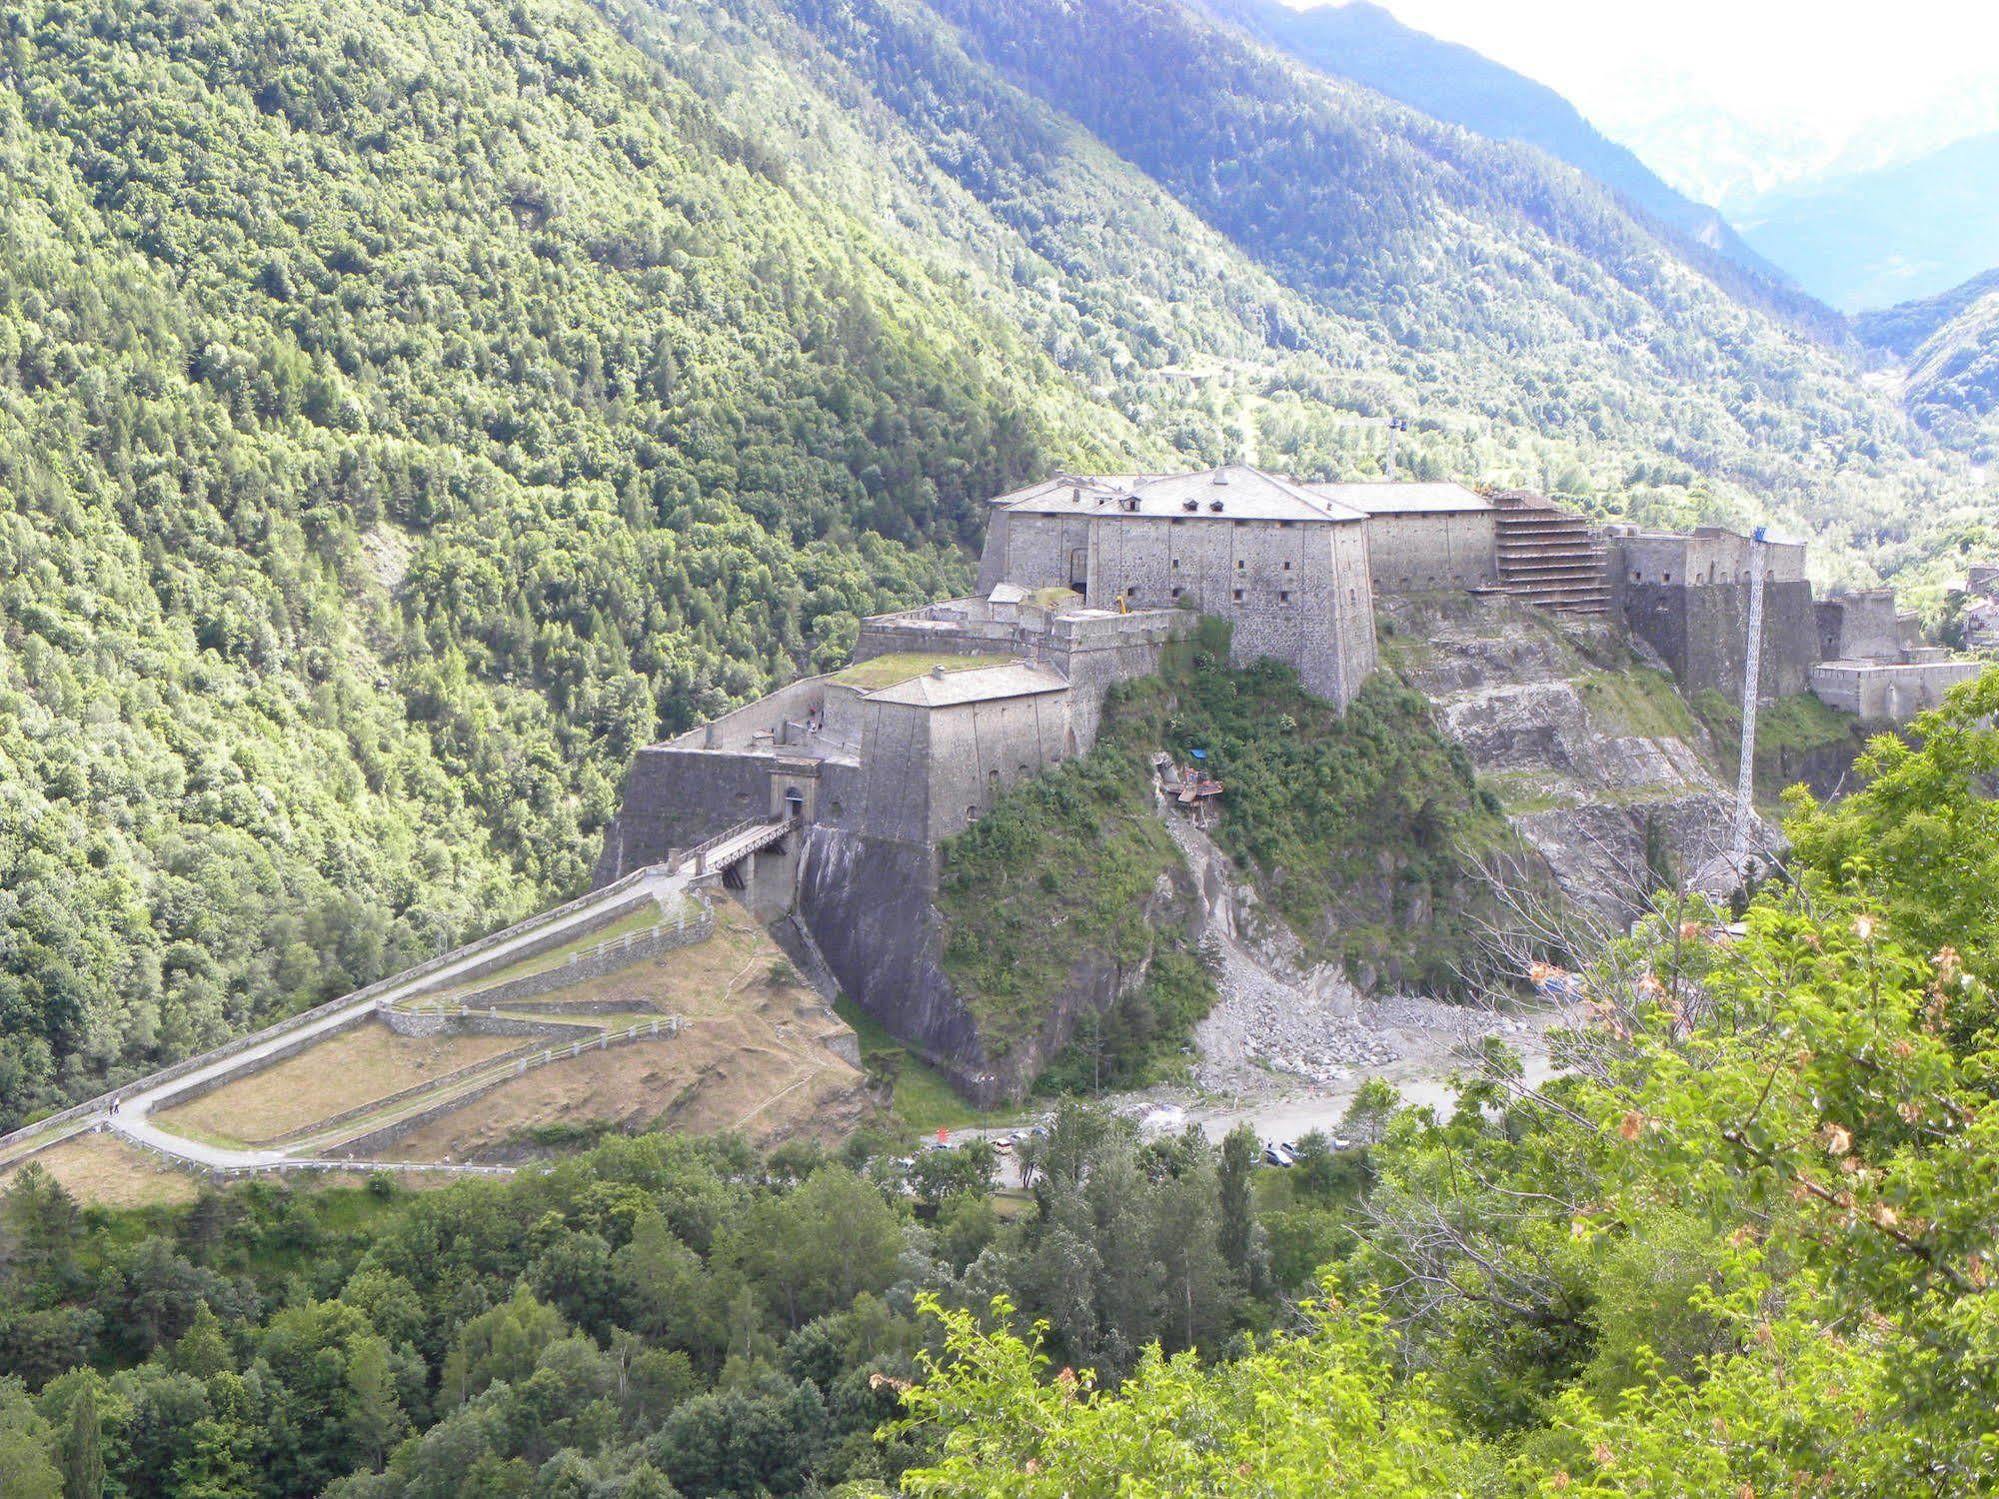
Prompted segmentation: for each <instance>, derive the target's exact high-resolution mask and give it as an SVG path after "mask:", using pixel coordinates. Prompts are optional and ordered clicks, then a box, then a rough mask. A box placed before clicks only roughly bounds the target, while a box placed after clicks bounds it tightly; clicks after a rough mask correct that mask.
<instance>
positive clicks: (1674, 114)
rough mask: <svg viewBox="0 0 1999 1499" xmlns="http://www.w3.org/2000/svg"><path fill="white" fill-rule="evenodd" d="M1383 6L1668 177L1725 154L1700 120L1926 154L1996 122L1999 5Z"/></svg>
mask: <svg viewBox="0 0 1999 1499" xmlns="http://www.w3.org/2000/svg"><path fill="white" fill-rule="evenodd" d="M1289 3H1291V4H1294V5H1298V6H1301V7H1302V6H1304V5H1308V4H1312V3H1315V0H1289ZM1381 3H1382V4H1384V5H1385V6H1386V8H1387V9H1388V10H1390V11H1392V12H1393V13H1394V14H1395V16H1396V17H1397V18H1398V19H1400V20H1401V21H1402V22H1403V23H1404V24H1406V25H1409V26H1414V27H1416V28H1417V29H1419V30H1422V31H1427V32H1429V33H1431V34H1432V35H1433V36H1439V37H1443V38H1446V39H1448V40H1450V41H1457V42H1463V43H1464V44H1465V45H1467V46H1469V47H1473V48H1475V49H1477V50H1478V51H1480V52H1483V53H1484V54H1485V55H1486V56H1488V57H1490V58H1493V59H1494V60H1495V61H1498V62H1502V63H1504V64H1506V65H1507V66H1508V67H1510V68H1513V69H1514V70H1515V71H1517V72H1521V73H1525V74H1527V75H1528V76H1529V77H1531V78H1536V79H1539V80H1540V81H1541V82H1543V83H1546V84H1549V85H1551V86H1552V87H1554V88H1555V89H1557V90H1558V91H1559V92H1561V93H1562V94H1564V95H1566V96H1567V97H1568V98H1569V99H1570V101H1571V102H1573V103H1574V104H1575V105H1576V106H1577V107H1578V108H1580V109H1581V110H1582V111H1583V113H1584V114H1586V115H1588V116H1589V117H1590V118H1591V120H1593V121H1594V122H1595V123H1596V124H1597V125H1598V126H1600V127H1601V128H1603V129H1604V130H1605V131H1606V132H1608V133H1609V134H1612V135H1613V136H1617V137H1620V138H1626V139H1632V142H1633V144H1639V143H1640V142H1641V141H1643V142H1645V143H1647V144H1650V145H1652V146H1653V147H1654V149H1655V150H1656V151H1658V152H1660V153H1663V154H1667V155H1676V154H1680V155H1684V156H1685V157H1686V160H1683V161H1654V162H1653V165H1654V166H1655V167H1657V168H1658V169H1660V170H1662V171H1665V172H1667V173H1668V175H1684V174H1685V173H1686V172H1687V171H1689V170H1696V169H1697V168H1698V158H1699V157H1700V156H1701V154H1702V152H1703V150H1704V149H1714V150H1725V149H1726V148H1725V147H1721V146H1716V147H1713V148H1704V147H1703V146H1702V144H1701V143H1700V142H1701V137H1702V135H1703V134H1704V132H1705V128H1706V126H1707V124H1708V123H1709V122H1708V121H1707V120H1704V119H1703V118H1701V117H1702V116H1704V115H1706V116H1713V117H1726V118H1728V119H1731V120H1733V121H1734V122H1738V123H1739V124H1740V125H1742V126H1745V127H1747V128H1748V133H1749V134H1751V135H1757V136H1760V135H1768V136H1770V137H1771V138H1772V139H1773V140H1774V141H1779V142H1789V143H1791V144H1792V146H1793V147H1794V148H1796V149H1803V148H1804V146H1805V143H1806V142H1808V141H1809V142H1815V143H1818V144H1819V145H1820V146H1821V147H1823V148H1830V149H1839V148H1842V147H1844V148H1848V149H1852V150H1857V151H1858V152H1859V153H1860V154H1862V155H1866V154H1870V153H1872V154H1876V155H1884V154H1885V155H1893V154H1899V153H1898V151H1897V150H1896V146H1895V143H1896V140H1897V139H1901V138H1906V140H1905V144H1906V147H1907V148H1909V149H1925V148H1927V147H1928V146H1932V145H1936V144H1941V143H1942V139H1950V138H1954V137H1955V136H1957V135H1961V134H1965V133H1969V132H1970V131H1972V130H1984V129H1993V128H1999V3H1994V0H1897V3H1894V4H1883V3H1881V0H1869V3H1867V4H1856V3H1852V0H1819V3H1799V0H1667V3H1663V4H1662V3H1658V0H1381ZM1690 116H1691V118H1689V117H1690ZM1871 136H1878V137H1881V139H1879V140H1875V141H1870V140H1869V137H1871ZM1926 136H1930V137H1936V136H1940V137H1941V139H1925V138H1924V137H1926ZM1737 147H1738V149H1739V148H1740V140H1739V138H1738V140H1737ZM1641 149H1642V147H1641ZM1995 191H1999V186H1995Z"/></svg>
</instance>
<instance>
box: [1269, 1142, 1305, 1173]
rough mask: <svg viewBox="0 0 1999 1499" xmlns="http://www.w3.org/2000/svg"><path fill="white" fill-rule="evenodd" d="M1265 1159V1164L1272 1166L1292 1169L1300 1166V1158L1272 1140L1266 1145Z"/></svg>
mask: <svg viewBox="0 0 1999 1499" xmlns="http://www.w3.org/2000/svg"><path fill="white" fill-rule="evenodd" d="M1263 1159H1264V1163H1265V1164H1266V1165H1270V1166H1280V1167H1290V1166H1295V1165H1297V1164H1298V1157H1297V1156H1295V1155H1293V1154H1292V1153H1291V1152H1290V1151H1288V1150H1286V1149H1285V1148H1284V1147H1283V1146H1282V1145H1279V1144H1278V1143H1277V1142H1276V1141H1275V1140H1271V1141H1269V1142H1267V1143H1266V1144H1265V1145H1264V1147H1263Z"/></svg>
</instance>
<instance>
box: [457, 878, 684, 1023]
mask: <svg viewBox="0 0 1999 1499" xmlns="http://www.w3.org/2000/svg"><path fill="white" fill-rule="evenodd" d="M714 930H715V911H714V908H713V907H712V906H710V905H708V904H707V903H706V902H705V901H703V902H701V903H700V908H699V911H698V914H696V915H695V916H694V917H692V918H691V919H689V920H687V921H685V922H683V923H681V924H679V925H676V926H669V925H667V924H666V923H664V922H662V923H661V924H660V925H658V926H656V927H654V928H653V929H652V930H651V931H649V932H633V933H631V934H629V935H628V936H624V937H615V938H613V939H611V940H610V941H608V942H601V943H599V944H598V945H597V946H596V947H594V948H589V949H586V950H585V951H583V952H580V953H576V954H573V955H572V956H571V957H570V959H569V961H568V962H566V963H558V964H556V966H555V967H553V968H545V969H543V970H542V971H541V972H540V973H529V974H523V975H522V976H521V977H520V978H517V979H505V980H503V981H501V982H500V983H497V984H491V985H488V986H487V987H486V988H484V989H472V990H468V991H466V992H465V993H463V994H460V995H459V996H458V998H459V1000H460V1001H461V1002H462V1003H464V1004H467V1005H471V1006H474V1007H479V1006H487V1007H490V1006H494V1005H505V1004H508V1003H510V1002H512V1001H515V1000H521V999H531V998H533V997H534V996H535V995H537V994H547V993H550V992H552V991H554V990H557V989H567V988H569V987H570V986H571V985H572V984H582V983H587V982H589V981H590V980H591V979H597V978H603V977H604V976H605V975H606V974H612V973H616V972H617V971H618V970H619V969H621V968H629V967H631V966H632V965H633V964H634V963H643V962H644V961H645V960H646V959H648V958H656V957H658V956H660V954H662V953H669V952H672V951H674V950H675V949H676V948H681V947H692V946H693V945H694V944H695V943H697V942H705V941H707V940H708V938H709V937H710V936H711V935H712V934H713V933H714ZM627 1008H629V1007H627Z"/></svg>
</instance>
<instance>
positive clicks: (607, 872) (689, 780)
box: [597, 742, 774, 884]
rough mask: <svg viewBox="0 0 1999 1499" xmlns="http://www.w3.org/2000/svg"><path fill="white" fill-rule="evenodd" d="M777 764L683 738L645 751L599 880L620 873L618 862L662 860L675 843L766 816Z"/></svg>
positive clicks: (628, 865) (609, 836)
mask: <svg viewBox="0 0 1999 1499" xmlns="http://www.w3.org/2000/svg"><path fill="white" fill-rule="evenodd" d="M773 768H774V767H773V765H772V762H771V758H770V756H768V755H749V754H727V753H722V752H719V751H712V750H710V751H703V750H700V749H687V748H682V747H680V745H679V744H678V743H677V742H676V743H675V744H670V745H668V744H654V745H648V746H647V747H646V748H645V749H642V750H640V751H639V752H638V755H637V757H636V758H635V759H634V760H633V761H632V772H631V775H630V777H629V778H628V779H627V780H626V783H625V800H624V804H623V805H622V806H621V807H620V808H619V810H618V816H617V819H616V820H615V821H614V822H613V823H612V824H611V826H610V827H609V828H607V829H605V832H604V844H605V857H604V859H603V860H602V861H601V862H600V863H599V865H598V868H597V880H598V883H600V884H603V883H607V882H608V881H610V880H611V879H614V878H616V876H617V874H618V872H619V869H625V870H631V869H638V868H641V867H642V866H644V865H647V864H661V863H664V862H665V861H666V855H667V852H668V850H669V849H675V848H692V847H693V846H694V845H695V844H697V843H700V842H701V841H703V840H704V839H707V838H712V837H714V836H715V835H716V834H717V833H722V832H726V831H727V830H728V829H730V828H732V827H734V826H735V825H736V824H737V823H739V822H741V821H743V820H744V819H745V818H749V817H762V816H764V815H765V814H766V813H767V812H768V811H769V810H770V778H771V771H772V770H773ZM614 853H615V854H616V856H617V857H616V860H615V861H614V860H613V857H612V856H613V854H614ZM614 862H615V865H616V867H612V866H613V864H614Z"/></svg>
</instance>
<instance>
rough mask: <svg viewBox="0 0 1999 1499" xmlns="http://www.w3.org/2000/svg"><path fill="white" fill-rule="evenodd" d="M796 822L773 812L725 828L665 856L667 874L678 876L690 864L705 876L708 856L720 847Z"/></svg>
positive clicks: (795, 819)
mask: <svg viewBox="0 0 1999 1499" xmlns="http://www.w3.org/2000/svg"><path fill="white" fill-rule="evenodd" d="M797 820H798V819H797V818H795V817H792V816H790V815H788V814H786V813H781V812H773V813H772V814H771V815H770V816H768V817H749V818H745V819H744V820H743V821H741V822H739V823H737V824H736V825H735V826H734V827H732V828H727V829H725V830H724V831H722V832H719V833H717V834H716V835H715V836H714V837H712V838H704V839H703V840H702V841H701V842H699V843H697V844H695V845H694V847H692V848H677V849H674V850H673V852H672V853H671V854H669V855H668V856H667V861H666V867H667V872H668V873H670V874H678V873H680V871H681V870H683V869H686V868H688V866H689V864H690V862H691V863H692V866H693V871H694V873H696V874H706V873H707V872H708V856H709V855H710V854H712V853H714V852H715V850H716V849H718V848H720V847H722V845H723V844H725V843H732V842H734V841H735V840H736V839H738V838H741V837H743V836H745V835H746V834H749V833H753V832H756V831H757V830H758V829H763V828H776V827H780V826H782V827H789V826H790V825H791V824H792V823H794V822H796V821H797Z"/></svg>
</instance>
